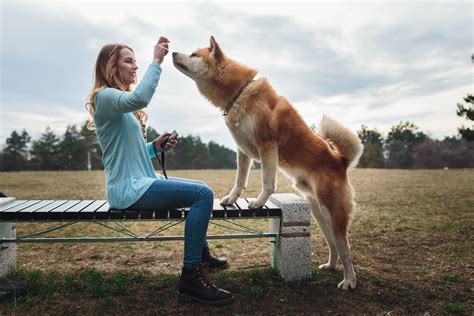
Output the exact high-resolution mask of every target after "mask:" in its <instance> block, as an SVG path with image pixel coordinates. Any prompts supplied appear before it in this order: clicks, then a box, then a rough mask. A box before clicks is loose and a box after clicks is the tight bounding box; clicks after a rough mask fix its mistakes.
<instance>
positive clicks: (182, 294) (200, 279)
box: [177, 265, 233, 305]
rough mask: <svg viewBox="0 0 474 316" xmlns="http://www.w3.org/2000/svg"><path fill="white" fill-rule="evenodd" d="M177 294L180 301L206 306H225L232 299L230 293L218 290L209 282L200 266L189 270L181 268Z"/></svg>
mask: <svg viewBox="0 0 474 316" xmlns="http://www.w3.org/2000/svg"><path fill="white" fill-rule="evenodd" d="M177 294H178V297H179V299H180V300H182V301H185V302H192V301H194V302H198V303H202V304H207V305H225V304H228V303H230V302H232V299H233V296H232V294H231V293H230V292H228V291H226V290H223V289H220V288H218V287H217V286H215V285H214V284H213V283H212V282H211V281H209V279H208V278H207V276H206V275H205V273H204V271H203V269H202V265H199V266H197V267H195V268H191V269H187V268H184V267H183V269H182V274H181V279H180V280H179V283H178V292H177Z"/></svg>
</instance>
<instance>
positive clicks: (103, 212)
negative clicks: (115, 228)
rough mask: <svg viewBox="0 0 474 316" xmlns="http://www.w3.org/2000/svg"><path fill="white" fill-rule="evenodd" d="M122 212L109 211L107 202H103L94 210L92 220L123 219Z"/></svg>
mask: <svg viewBox="0 0 474 316" xmlns="http://www.w3.org/2000/svg"><path fill="white" fill-rule="evenodd" d="M123 213H124V211H121V210H116V209H111V208H110V205H109V202H107V201H105V204H103V205H102V206H101V207H99V208H98V209H96V210H95V212H94V219H123V218H124V214H123Z"/></svg>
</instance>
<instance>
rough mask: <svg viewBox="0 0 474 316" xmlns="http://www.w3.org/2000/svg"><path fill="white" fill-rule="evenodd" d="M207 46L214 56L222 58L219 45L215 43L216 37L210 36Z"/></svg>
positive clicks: (218, 58) (222, 54)
mask: <svg viewBox="0 0 474 316" xmlns="http://www.w3.org/2000/svg"><path fill="white" fill-rule="evenodd" d="M209 45H210V46H209V48H210V49H211V54H212V55H214V58H215V59H217V60H220V59H222V57H223V56H224V53H222V50H221V48H220V47H219V44H217V42H216V39H215V38H214V36H211V40H210V44H209Z"/></svg>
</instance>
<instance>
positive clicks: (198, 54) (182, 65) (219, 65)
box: [173, 36, 257, 107]
mask: <svg viewBox="0 0 474 316" xmlns="http://www.w3.org/2000/svg"><path fill="white" fill-rule="evenodd" d="M173 64H174V66H175V67H176V68H177V69H178V70H179V71H181V72H182V73H183V74H185V75H186V76H188V77H189V78H191V79H193V80H194V81H195V82H196V85H197V87H198V89H199V91H200V92H201V94H202V95H204V96H205V97H206V98H208V99H209V100H210V101H211V102H212V103H213V104H214V105H216V106H218V107H222V105H223V104H225V103H226V102H228V101H229V100H230V99H231V98H232V96H233V94H235V92H236V91H238V90H239V88H240V87H241V86H242V85H243V84H245V82H247V81H248V80H249V78H253V77H254V76H255V75H256V74H257V71H255V70H253V69H250V68H248V67H245V66H243V65H241V64H239V63H237V62H236V61H234V60H232V59H230V58H228V57H227V56H226V55H224V53H223V51H222V49H221V48H220V46H219V44H217V42H216V40H215V38H214V37H213V36H211V39H210V44H209V47H206V48H198V49H197V50H195V51H194V52H193V53H191V54H183V53H177V52H173Z"/></svg>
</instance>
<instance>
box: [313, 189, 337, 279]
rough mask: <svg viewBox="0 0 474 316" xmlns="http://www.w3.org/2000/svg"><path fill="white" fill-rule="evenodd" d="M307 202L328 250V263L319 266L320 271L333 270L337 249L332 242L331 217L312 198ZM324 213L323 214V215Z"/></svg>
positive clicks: (322, 206) (323, 207)
mask: <svg viewBox="0 0 474 316" xmlns="http://www.w3.org/2000/svg"><path fill="white" fill-rule="evenodd" d="M308 201H309V203H310V204H311V213H312V214H313V217H314V219H315V220H316V222H317V223H318V226H319V229H320V230H321V232H322V233H323V235H324V238H325V239H326V243H327V245H328V248H329V259H328V262H327V263H325V264H322V265H320V266H319V269H322V270H334V269H336V263H337V258H338V254H337V248H336V243H335V241H334V233H333V231H332V222H331V217H330V216H329V211H328V209H327V208H326V207H325V206H324V205H321V204H320V203H319V201H318V200H317V199H316V198H314V197H308ZM323 212H324V213H323Z"/></svg>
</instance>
